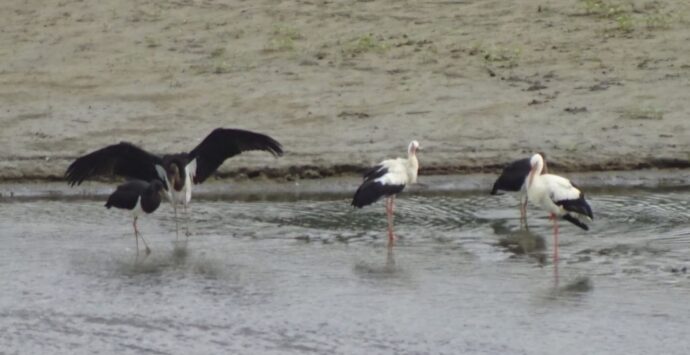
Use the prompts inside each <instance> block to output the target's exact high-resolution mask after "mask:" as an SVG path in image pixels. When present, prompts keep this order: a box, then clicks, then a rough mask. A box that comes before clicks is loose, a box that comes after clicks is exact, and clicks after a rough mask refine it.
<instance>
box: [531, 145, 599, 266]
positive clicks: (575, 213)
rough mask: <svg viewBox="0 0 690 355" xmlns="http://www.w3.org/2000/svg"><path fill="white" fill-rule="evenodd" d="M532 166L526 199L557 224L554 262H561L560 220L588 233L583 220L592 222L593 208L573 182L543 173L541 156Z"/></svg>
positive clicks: (534, 160)
mask: <svg viewBox="0 0 690 355" xmlns="http://www.w3.org/2000/svg"><path fill="white" fill-rule="evenodd" d="M530 164H531V166H532V168H531V170H530V172H529V174H528V176H527V198H528V200H529V201H531V202H532V203H533V204H535V205H537V206H538V207H540V208H542V209H543V210H545V211H546V212H548V213H549V215H550V219H551V220H552V221H553V223H554V261H555V260H557V259H558V218H563V219H565V220H566V221H568V222H570V223H573V224H574V225H576V226H578V227H580V228H582V229H584V230H589V227H588V226H587V225H586V224H585V223H584V222H583V221H582V220H583V219H589V220H592V219H593V218H594V215H593V214H592V208H591V207H590V206H589V203H587V200H585V195H584V193H583V192H582V191H581V190H580V189H579V188H578V187H577V186H575V185H574V184H573V183H571V182H570V180H568V179H566V178H564V177H561V176H558V175H553V174H543V175H542V174H541V173H542V170H543V167H544V160H543V158H542V157H541V155H539V154H535V155H533V156H532V158H531V159H530Z"/></svg>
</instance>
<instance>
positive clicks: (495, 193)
mask: <svg viewBox="0 0 690 355" xmlns="http://www.w3.org/2000/svg"><path fill="white" fill-rule="evenodd" d="M497 185H498V181H496V182H495V183H494V187H493V188H492V189H491V194H492V195H498V186H497Z"/></svg>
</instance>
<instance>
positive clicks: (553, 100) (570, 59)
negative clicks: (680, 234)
mask: <svg viewBox="0 0 690 355" xmlns="http://www.w3.org/2000/svg"><path fill="white" fill-rule="evenodd" d="M0 22H1V23H2V27H1V31H0V58H2V60H0V104H1V107H0V109H1V110H0V122H1V123H2V126H1V127H2V128H1V129H0V147H1V148H2V149H1V150H0V179H3V180H23V179H58V178H60V177H61V176H62V174H63V173H64V170H65V168H66V166H67V165H68V164H69V162H70V160H72V159H74V158H75V157H77V156H79V155H81V154H84V153H87V152H89V151H91V150H94V149H97V148H100V147H102V146H104V145H107V144H112V143H116V142H119V141H130V142H133V143H136V144H139V145H141V146H142V147H144V148H146V149H148V150H150V151H152V152H159V153H163V152H179V151H184V150H190V149H191V148H193V147H194V146H195V145H196V144H197V143H198V142H199V141H200V140H201V139H202V138H203V137H204V136H205V135H206V134H208V133H209V132H210V131H211V130H212V129H213V128H215V127H221V126H222V127H237V128H245V129H250V130H256V131H260V132H263V133H266V134H269V135H271V136H273V137H275V138H276V139H277V140H279V141H280V142H281V143H282V144H283V145H284V147H285V149H286V155H285V156H284V157H283V158H281V159H274V158H273V157H271V156H270V155H269V154H265V153H259V152H252V153H248V154H243V155H242V156H239V157H236V158H234V159H232V161H229V162H226V164H224V165H223V166H222V168H221V170H220V176H226V177H228V176H229V177H243V176H249V177H254V176H257V175H265V176H268V177H275V178H278V179H292V178H296V177H300V178H318V177H324V176H333V175H341V174H349V173H353V172H355V171H358V170H359V169H361V168H362V167H363V166H365V165H369V164H372V163H374V162H377V161H379V160H381V159H383V158H387V157H394V156H401V155H404V153H405V148H406V146H407V144H408V142H409V141H410V140H411V139H417V140H419V141H420V142H421V144H422V147H423V148H424V150H423V151H422V152H421V153H420V164H421V167H422V172H421V173H422V174H439V173H458V172H459V173H465V172H487V171H495V170H496V169H498V168H499V167H500V166H501V164H503V163H504V162H506V161H509V160H511V159H515V158H520V157H524V156H526V155H527V154H529V153H531V152H533V151H543V152H545V153H546V154H547V155H548V158H549V161H550V164H552V165H551V166H555V167H558V169H559V170H560V171H575V170H583V171H596V170H611V169H623V170H626V169H640V168H648V167H680V168H688V167H690V133H689V130H688V128H690V104H689V102H690V2H687V1H613V0H611V1H609V0H585V1H576V0H572V1H543V0H542V1H536V0H524V1H503V0H467V1H463V0H461V1H402V0H375V1H268V0H251V1H215V0H213V1H208V0H201V1H185V0H179V1H145V0H144V1H142V0H136V1H135V0H120V1H83V0H77V1H74V0H42V1H37V0H21V1H4V2H2V4H0Z"/></svg>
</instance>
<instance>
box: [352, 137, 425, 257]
mask: <svg viewBox="0 0 690 355" xmlns="http://www.w3.org/2000/svg"><path fill="white" fill-rule="evenodd" d="M417 150H419V142H417V141H412V142H410V145H409V146H408V148H407V159H404V158H397V159H388V160H384V161H382V162H381V163H379V164H378V165H376V166H374V167H372V168H370V169H369V170H367V171H366V172H365V173H364V182H363V183H362V185H360V186H359V188H358V189H357V192H355V196H354V198H353V199H352V206H355V207H357V208H362V207H364V206H366V205H370V204H372V203H374V202H376V201H378V200H379V199H380V198H381V197H384V196H385V197H386V217H387V218H388V245H389V246H391V245H393V243H394V241H395V236H394V235H393V204H394V202H395V195H396V194H398V193H400V192H401V191H402V190H403V189H404V188H405V185H407V184H414V183H416V182H417V170H418V169H419V162H418V161H417Z"/></svg>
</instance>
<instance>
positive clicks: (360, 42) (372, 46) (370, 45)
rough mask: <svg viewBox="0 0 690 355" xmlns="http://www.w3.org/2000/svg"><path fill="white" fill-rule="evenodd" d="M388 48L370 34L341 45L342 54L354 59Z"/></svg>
mask: <svg viewBox="0 0 690 355" xmlns="http://www.w3.org/2000/svg"><path fill="white" fill-rule="evenodd" d="M388 48H389V46H388V45H387V44H385V43H383V41H381V40H380V39H378V38H376V37H374V36H373V35H372V34H367V35H364V36H360V37H357V38H354V39H352V40H350V41H348V42H346V43H345V44H344V45H343V48H342V52H343V55H344V56H346V57H356V56H358V55H360V54H363V53H368V52H384V51H386V50H387V49H388Z"/></svg>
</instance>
